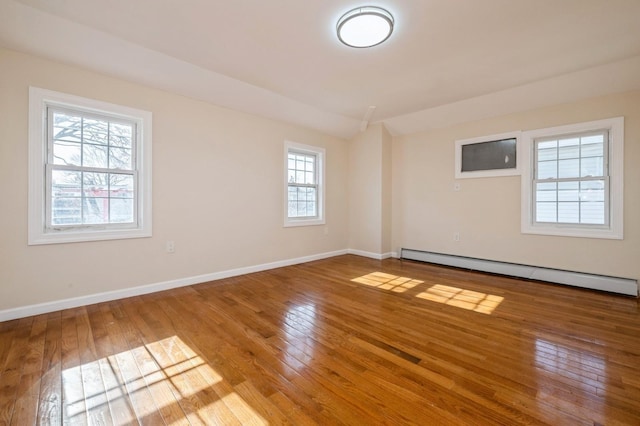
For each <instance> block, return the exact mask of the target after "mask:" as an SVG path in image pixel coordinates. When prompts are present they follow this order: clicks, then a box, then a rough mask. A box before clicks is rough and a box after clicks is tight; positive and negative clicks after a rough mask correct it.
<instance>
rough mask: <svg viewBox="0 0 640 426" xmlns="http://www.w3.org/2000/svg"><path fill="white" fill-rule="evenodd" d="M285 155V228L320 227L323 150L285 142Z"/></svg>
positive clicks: (322, 208)
mask: <svg viewBox="0 0 640 426" xmlns="http://www.w3.org/2000/svg"><path fill="white" fill-rule="evenodd" d="M285 156H286V159H285V164H286V173H285V185H286V217H285V226H300V225H319V224H323V223H324V204H323V201H324V200H323V198H324V184H323V174H324V173H323V166H324V150H323V149H321V148H316V147H311V146H307V145H301V144H294V143H292V142H287V143H286V144H285Z"/></svg>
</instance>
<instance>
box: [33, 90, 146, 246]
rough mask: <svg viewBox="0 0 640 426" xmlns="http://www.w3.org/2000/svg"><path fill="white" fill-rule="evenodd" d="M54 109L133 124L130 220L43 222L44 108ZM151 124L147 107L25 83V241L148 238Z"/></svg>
mask: <svg viewBox="0 0 640 426" xmlns="http://www.w3.org/2000/svg"><path fill="white" fill-rule="evenodd" d="M49 107H52V108H59V109H67V110H72V111H78V112H81V113H85V114H97V115H100V116H107V117H110V118H114V119H122V120H126V121H132V122H134V123H135V124H136V141H137V142H136V146H135V153H134V155H133V158H134V173H136V175H137V179H136V180H137V183H136V188H135V191H136V197H135V198H136V205H135V206H134V212H135V213H134V214H135V225H133V226H129V227H123V226H120V225H116V224H111V225H104V224H101V225H82V226H77V227H75V226H71V227H54V226H49V225H48V220H49V218H48V216H50V214H49V213H48V208H47V205H48V201H47V197H49V196H50V190H51V189H50V187H49V186H50V184H51V183H50V182H51V180H50V179H48V178H47V175H48V173H50V169H51V167H50V166H48V150H49V140H48V139H49V135H48V126H47V119H48V109H49ZM151 126H152V115H151V113H150V112H148V111H143V110H139V109H135V108H130V107H126V106H121V105H115V104H111V103H107V102H101V101H97V100H93V99H88V98H83V97H80V96H74V95H68V94H65V93H60V92H55V91H52V90H46V89H41V88H37V87H30V88H29V219H28V222H29V223H28V244H29V245H39V244H56V243H71V242H82V241H100V240H114V239H125V238H143V237H150V236H151V231H152V223H151V140H152V139H151Z"/></svg>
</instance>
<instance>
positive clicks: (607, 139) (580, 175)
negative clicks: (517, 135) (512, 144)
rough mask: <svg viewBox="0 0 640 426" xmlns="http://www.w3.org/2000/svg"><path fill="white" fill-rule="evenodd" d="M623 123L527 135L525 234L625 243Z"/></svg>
mask: <svg viewBox="0 0 640 426" xmlns="http://www.w3.org/2000/svg"><path fill="white" fill-rule="evenodd" d="M623 132H624V121H623V119H622V118H615V119H608V120H600V121H593V122H588V123H580V124H575V125H568V126H560V127H555V128H551V129H539V130H533V131H529V132H524V133H523V141H524V145H525V147H524V150H523V151H524V153H525V154H527V155H530V159H527V161H526V162H527V163H528V167H527V169H526V171H525V173H523V178H522V194H523V195H522V201H523V205H522V212H523V217H522V232H523V233H531V234H545V235H562V236H572V237H591V238H615V239H621V238H622V235H623V234H622V213H623V212H622V208H623V207H622V206H623V203H622V195H623V190H622V189H623V147H624V138H623V136H624V135H623Z"/></svg>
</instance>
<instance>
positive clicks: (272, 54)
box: [0, 0, 640, 138]
mask: <svg viewBox="0 0 640 426" xmlns="http://www.w3.org/2000/svg"><path fill="white" fill-rule="evenodd" d="M373 4H375V5H378V6H381V7H384V8H386V9H387V10H389V11H391V12H392V13H393V14H394V16H395V19H396V28H395V31H394V34H393V35H392V36H391V38H390V39H389V40H388V41H387V42H386V43H384V44H382V45H380V46H376V47H374V48H370V49H351V48H348V47H346V46H344V45H342V44H340V43H339V42H338V40H337V38H336V36H335V23H336V21H337V19H338V18H339V17H340V16H341V15H342V14H343V13H344V12H346V11H347V10H350V9H352V8H353V7H356V6H359V5H365V4H358V3H353V2H351V1H343V0H323V1H300V0H274V1H264V0H234V1H227V0H225V1H222V0H180V1H177V0H110V1H103V0H0V45H2V46H5V47H7V48H10V49H15V50H20V51H24V52H27V53H32V54H36V55H39V56H43V57H47V58H51V59H54V60H58V61H61V62H66V63H71V64H74V65H78V66H81V67H85V68H89V69H92V70H97V71H99V72H102V73H105V74H109V75H114V76H117V77H121V78H124V79H127V80H131V81H135V82H140V83H143V84H147V85H150V86H154V87H158V88H161V89H164V90H169V91H172V92H176V93H180V94H184V95H187V96H190V97H194V98H197V99H201V100H205V101H208V102H211V103H214V104H217V105H221V106H225V107H229V108H233V109H237V110H241V111H246V112H249V113H253V114H257V115H261V116H265V117H269V118H274V119H278V120H283V121H286V122H290V123H294V124H299V125H303V126H306V127H311V128H315V129H318V130H321V131H323V132H326V133H328V134H332V135H335V136H339V137H343V138H350V137H353V136H354V135H355V134H356V133H357V132H358V131H359V130H360V128H361V124H362V120H363V117H364V116H365V114H366V113H367V111H368V110H369V106H371V105H375V106H376V108H375V110H374V113H373V116H372V117H371V118H370V121H372V122H383V123H385V125H386V126H387V127H388V128H389V130H390V131H391V132H392V133H393V134H396V135H398V134H406V133H412V132H417V131H421V130H425V129H428V128H432V127H439V126H445V125H450V124H455V123H458V122H462V121H468V120H475V119H479V118H485V117H489V116H492V115H502V114H507V113H510V112H515V111H522V110H526V109H530V108H536V107H539V106H544V105H550V104H554V103H560V102H568V101H572V100H577V99H580V98H586V97H591V96H596V95H600V94H605V93H612V92H619V91H625V90H631V89H639V88H640V25H639V24H638V18H639V17H640V1H638V0H606V1H605V0H562V1H558V0H535V1H534V0H529V1H526V0H525V1H513V0H482V1H478V0H455V1H454V0H404V1H382V2H373ZM366 5H370V3H368V2H366Z"/></svg>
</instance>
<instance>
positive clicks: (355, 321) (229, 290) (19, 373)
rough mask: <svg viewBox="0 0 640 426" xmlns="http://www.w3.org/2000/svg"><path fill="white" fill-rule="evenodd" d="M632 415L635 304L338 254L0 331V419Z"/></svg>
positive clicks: (639, 333)
mask: <svg viewBox="0 0 640 426" xmlns="http://www.w3.org/2000/svg"><path fill="white" fill-rule="evenodd" d="M62 423H65V424H67V423H68V424H99V425H102V424H104V425H110V424H118V425H124V424H138V423H140V424H149V425H161V424H178V425H180V424H225V425H234V424H236V425H240V424H242V425H244V424H274V425H278V424H293V425H306V424H366V425H377V424H394V425H400V424H419V425H441V424H444V425H448V424H452V425H453V424H489V425H495V424H504V425H513V424H551V425H565V424H566V425H576V424H590V425H593V424H603V425H604V424H606V425H616V424H627V425H638V424H640V308H639V305H638V300H637V299H634V298H627V297H622V296H615V295H610V294H604V293H597V292H592V291H587V290H580V289H574V288H568V287H561V286H555V285H550V284H543V283H535V282H529V281H523V280H517V279H510V278H506V277H498V276H492V275H486V274H481V273H472V272H464V271H459V270H455V269H450V268H443V267H438V266H434V265H428V264H421V263H416V262H410V261H400V260H396V259H389V260H384V261H376V260H371V259H366V258H362V257H357V256H351V255H347V256H340V257H336V258H332V259H327V260H322V261H316V262H312V263H307V264H303V265H297V266H291V267H286V268H280V269H275V270H271V271H266V272H260V273H255V274H251V275H246V276H241V277H235V278H229V279H225V280H220V281H216V282H212V283H205V284H200V285H195V286H191V287H185V288H181V289H175V290H171V291H166V292H162V293H156V294H151V295H146V296H141V297H134V298H130V299H124V300H119V301H114V302H110V303H101V304H97V305H91V306H87V307H82V308H77V309H69V310H66V311H62V312H55V313H51V314H47V315H39V316H36V317H29V318H23V319H20V320H14V321H8V322H4V323H0V424H12V425H30V424H62Z"/></svg>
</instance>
